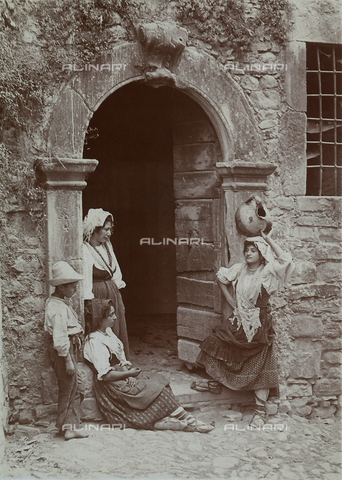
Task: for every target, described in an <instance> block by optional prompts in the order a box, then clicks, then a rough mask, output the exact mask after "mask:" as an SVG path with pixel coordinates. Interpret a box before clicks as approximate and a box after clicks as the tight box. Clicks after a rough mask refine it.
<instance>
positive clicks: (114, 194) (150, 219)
mask: <svg viewBox="0 0 342 480" xmlns="http://www.w3.org/2000/svg"><path fill="white" fill-rule="evenodd" d="M84 157H85V158H96V159H97V160H99V165H98V167H97V169H96V171H95V172H94V173H92V174H91V175H90V176H89V177H88V179H87V187H86V188H85V189H84V191H83V211H84V214H86V212H87V211H88V209H89V208H98V207H102V208H103V209H105V210H108V211H110V212H111V213H113V215H114V219H115V228H114V235H113V238H112V243H113V246H114V250H115V252H116V256H117V258H118V261H119V263H120V267H121V270H122V272H123V278H124V280H125V282H126V284H127V286H126V288H125V289H123V290H122V295H123V299H124V303H125V306H126V317H127V324H128V331H129V334H130V336H131V338H133V339H135V338H134V337H135V336H136V334H137V332H140V336H141V339H145V340H146V329H149V328H150V329H151V328H154V329H155V331H157V338H158V331H159V333H161V335H159V337H160V338H161V337H163V338H164V339H165V341H166V343H164V345H167V344H169V347H170V342H171V343H173V344H174V347H175V348H174V351H175V352H176V350H177V345H176V328H177V320H176V317H177V308H178V309H179V308H180V309H183V315H184V312H185V311H187V312H188V311H189V310H190V309H192V308H195V309H197V310H200V311H199V312H198V313H202V312H208V311H212V310H213V307H214V303H215V302H214V296H213V294H212V293H210V290H211V291H212V290H213V279H214V270H215V263H216V261H215V251H214V248H213V245H214V243H215V241H216V242H218V241H219V239H220V235H219V221H220V216H219V215H218V214H217V212H219V208H216V209H215V208H214V205H216V207H218V202H219V190H218V185H219V183H218V181H217V178H216V176H215V173H214V166H215V164H216V163H217V162H218V161H220V159H221V152H220V147H219V142H218V138H217V135H216V133H215V130H214V128H213V126H212V124H211V122H210V120H209V118H208V116H207V115H206V113H205V112H204V111H203V109H202V108H201V107H200V106H199V105H198V104H197V103H196V102H195V101H194V100H193V99H191V98H190V97H189V96H188V95H186V94H184V93H182V92H181V91H180V90H177V89H175V88H172V87H168V86H163V87H159V88H152V87H149V86H147V85H145V84H143V83H141V82H132V83H129V84H127V85H125V86H123V87H121V88H120V89H118V90H116V91H115V92H114V93H113V94H111V95H110V96H109V97H108V98H107V99H106V100H105V101H104V102H103V103H102V104H101V105H100V107H99V108H98V109H97V110H96V112H95V114H94V115H93V117H92V119H91V121H90V123H89V128H88V135H87V137H86V142H85V146H84ZM215 212H216V215H215ZM204 257H205V258H204ZM178 313H179V311H178ZM181 313H182V311H181ZM186 328H187V326H183V327H182V326H180V328H178V334H179V336H185V337H187V336H188V335H187V334H186V331H185V330H186ZM154 338H156V337H154ZM135 340H136V339H135ZM140 351H141V350H140Z"/></svg>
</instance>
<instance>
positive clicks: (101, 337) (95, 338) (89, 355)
mask: <svg viewBox="0 0 342 480" xmlns="http://www.w3.org/2000/svg"><path fill="white" fill-rule="evenodd" d="M111 354H114V355H115V356H116V358H117V359H118V360H119V362H120V365H121V366H125V365H131V362H129V361H127V360H126V356H125V351H124V347H123V343H122V342H121V340H119V339H118V337H117V336H116V335H115V334H114V333H113V331H112V329H111V328H109V327H108V328H107V329H106V333H103V332H100V331H96V332H92V333H90V334H89V335H88V336H87V338H86V340H85V343H84V352H83V355H84V358H85V359H87V360H88V361H89V362H91V363H92V364H93V365H94V367H95V369H96V371H97V373H98V374H97V379H98V380H102V379H103V376H104V375H106V373H108V372H109V371H110V370H114V367H112V366H111V365H110V358H111Z"/></svg>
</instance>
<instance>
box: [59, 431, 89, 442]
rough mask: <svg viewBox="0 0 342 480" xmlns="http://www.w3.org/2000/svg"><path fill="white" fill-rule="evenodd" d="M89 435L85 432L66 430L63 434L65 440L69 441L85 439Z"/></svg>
mask: <svg viewBox="0 0 342 480" xmlns="http://www.w3.org/2000/svg"><path fill="white" fill-rule="evenodd" d="M87 437H89V433H88V432H87V431H86V430H83V429H79V430H66V431H65V434H64V438H65V440H71V439H72V438H87Z"/></svg>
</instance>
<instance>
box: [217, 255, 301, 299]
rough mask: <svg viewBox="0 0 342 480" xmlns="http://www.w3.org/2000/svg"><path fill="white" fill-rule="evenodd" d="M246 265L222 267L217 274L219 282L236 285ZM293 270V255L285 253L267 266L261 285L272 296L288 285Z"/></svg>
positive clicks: (237, 264)
mask: <svg viewBox="0 0 342 480" xmlns="http://www.w3.org/2000/svg"><path fill="white" fill-rule="evenodd" d="M245 265H246V264H245V263H236V264H235V265H233V266H232V267H230V268H226V267H221V268H220V269H219V271H218V272H217V278H218V280H219V281H220V282H221V283H224V284H228V283H233V284H234V282H235V281H236V280H237V279H238V277H239V275H240V273H241V271H242V269H243V267H244V266H245ZM292 269H293V263H292V256H291V254H290V253H289V252H283V253H282V255H280V256H279V257H276V258H274V259H273V261H271V262H268V263H267V264H266V265H265V267H264V268H263V270H262V275H261V278H260V282H261V285H263V286H264V287H265V289H266V291H267V292H268V294H269V295H272V294H273V293H275V292H276V291H277V290H278V289H279V288H281V287H282V286H283V285H284V284H285V283H286V281H287V278H288V276H289V275H288V274H289V273H291V270H292Z"/></svg>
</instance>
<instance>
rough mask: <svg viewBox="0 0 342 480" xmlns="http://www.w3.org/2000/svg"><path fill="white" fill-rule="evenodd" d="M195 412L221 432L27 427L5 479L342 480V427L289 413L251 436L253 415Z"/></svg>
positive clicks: (10, 445) (17, 436)
mask: <svg viewBox="0 0 342 480" xmlns="http://www.w3.org/2000/svg"><path fill="white" fill-rule="evenodd" d="M194 414H195V415H196V416H197V417H200V418H201V420H215V423H216V427H215V429H214V430H213V431H212V432H210V433H209V434H200V433H188V432H174V431H158V432H157V431H155V432H153V431H142V430H139V431H138V430H132V429H126V430H114V431H107V430H102V431H99V430H98V431H97V430H95V429H99V428H100V427H99V426H98V425H95V424H93V425H92V426H91V427H89V424H88V428H89V431H90V437H89V438H86V439H75V440H70V441H64V439H63V438H60V437H56V436H55V431H54V430H53V429H52V426H51V428H50V431H47V430H49V429H47V430H45V431H43V430H39V429H37V428H34V427H29V426H19V427H18V428H17V429H16V431H15V433H14V434H13V435H12V436H10V437H8V439H7V463H8V467H7V471H5V473H4V475H3V476H2V478H26V479H27V478H41V479H44V480H45V479H89V480H90V479H106V478H107V479H109V478H111V479H163V480H165V479H201V480H202V479H215V480H218V479H230V480H234V479H244V480H259V479H267V480H287V479H289V480H290V479H293V480H307V479H320V480H321V479H322V480H341V478H342V476H341V453H340V452H341V441H340V432H341V429H340V423H339V422H337V421H336V420H333V419H327V420H321V419H315V420H310V421H309V420H306V419H303V418H301V417H297V416H293V417H289V416H287V415H284V414H283V415H277V416H276V417H273V418H272V417H271V419H270V420H269V423H268V430H264V431H250V430H248V421H249V418H250V415H251V414H249V413H248V412H247V413H246V414H244V417H243V418H242V420H240V421H237V423H234V422H231V421H229V418H227V417H225V416H224V415H227V411H223V410H221V411H215V410H214V409H213V408H212V407H205V408H203V409H202V412H199V411H196V412H194ZM233 415H234V414H233ZM237 418H238V415H237ZM271 425H273V426H271ZM280 425H282V427H281V426H280ZM280 430H282V431H280Z"/></svg>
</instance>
